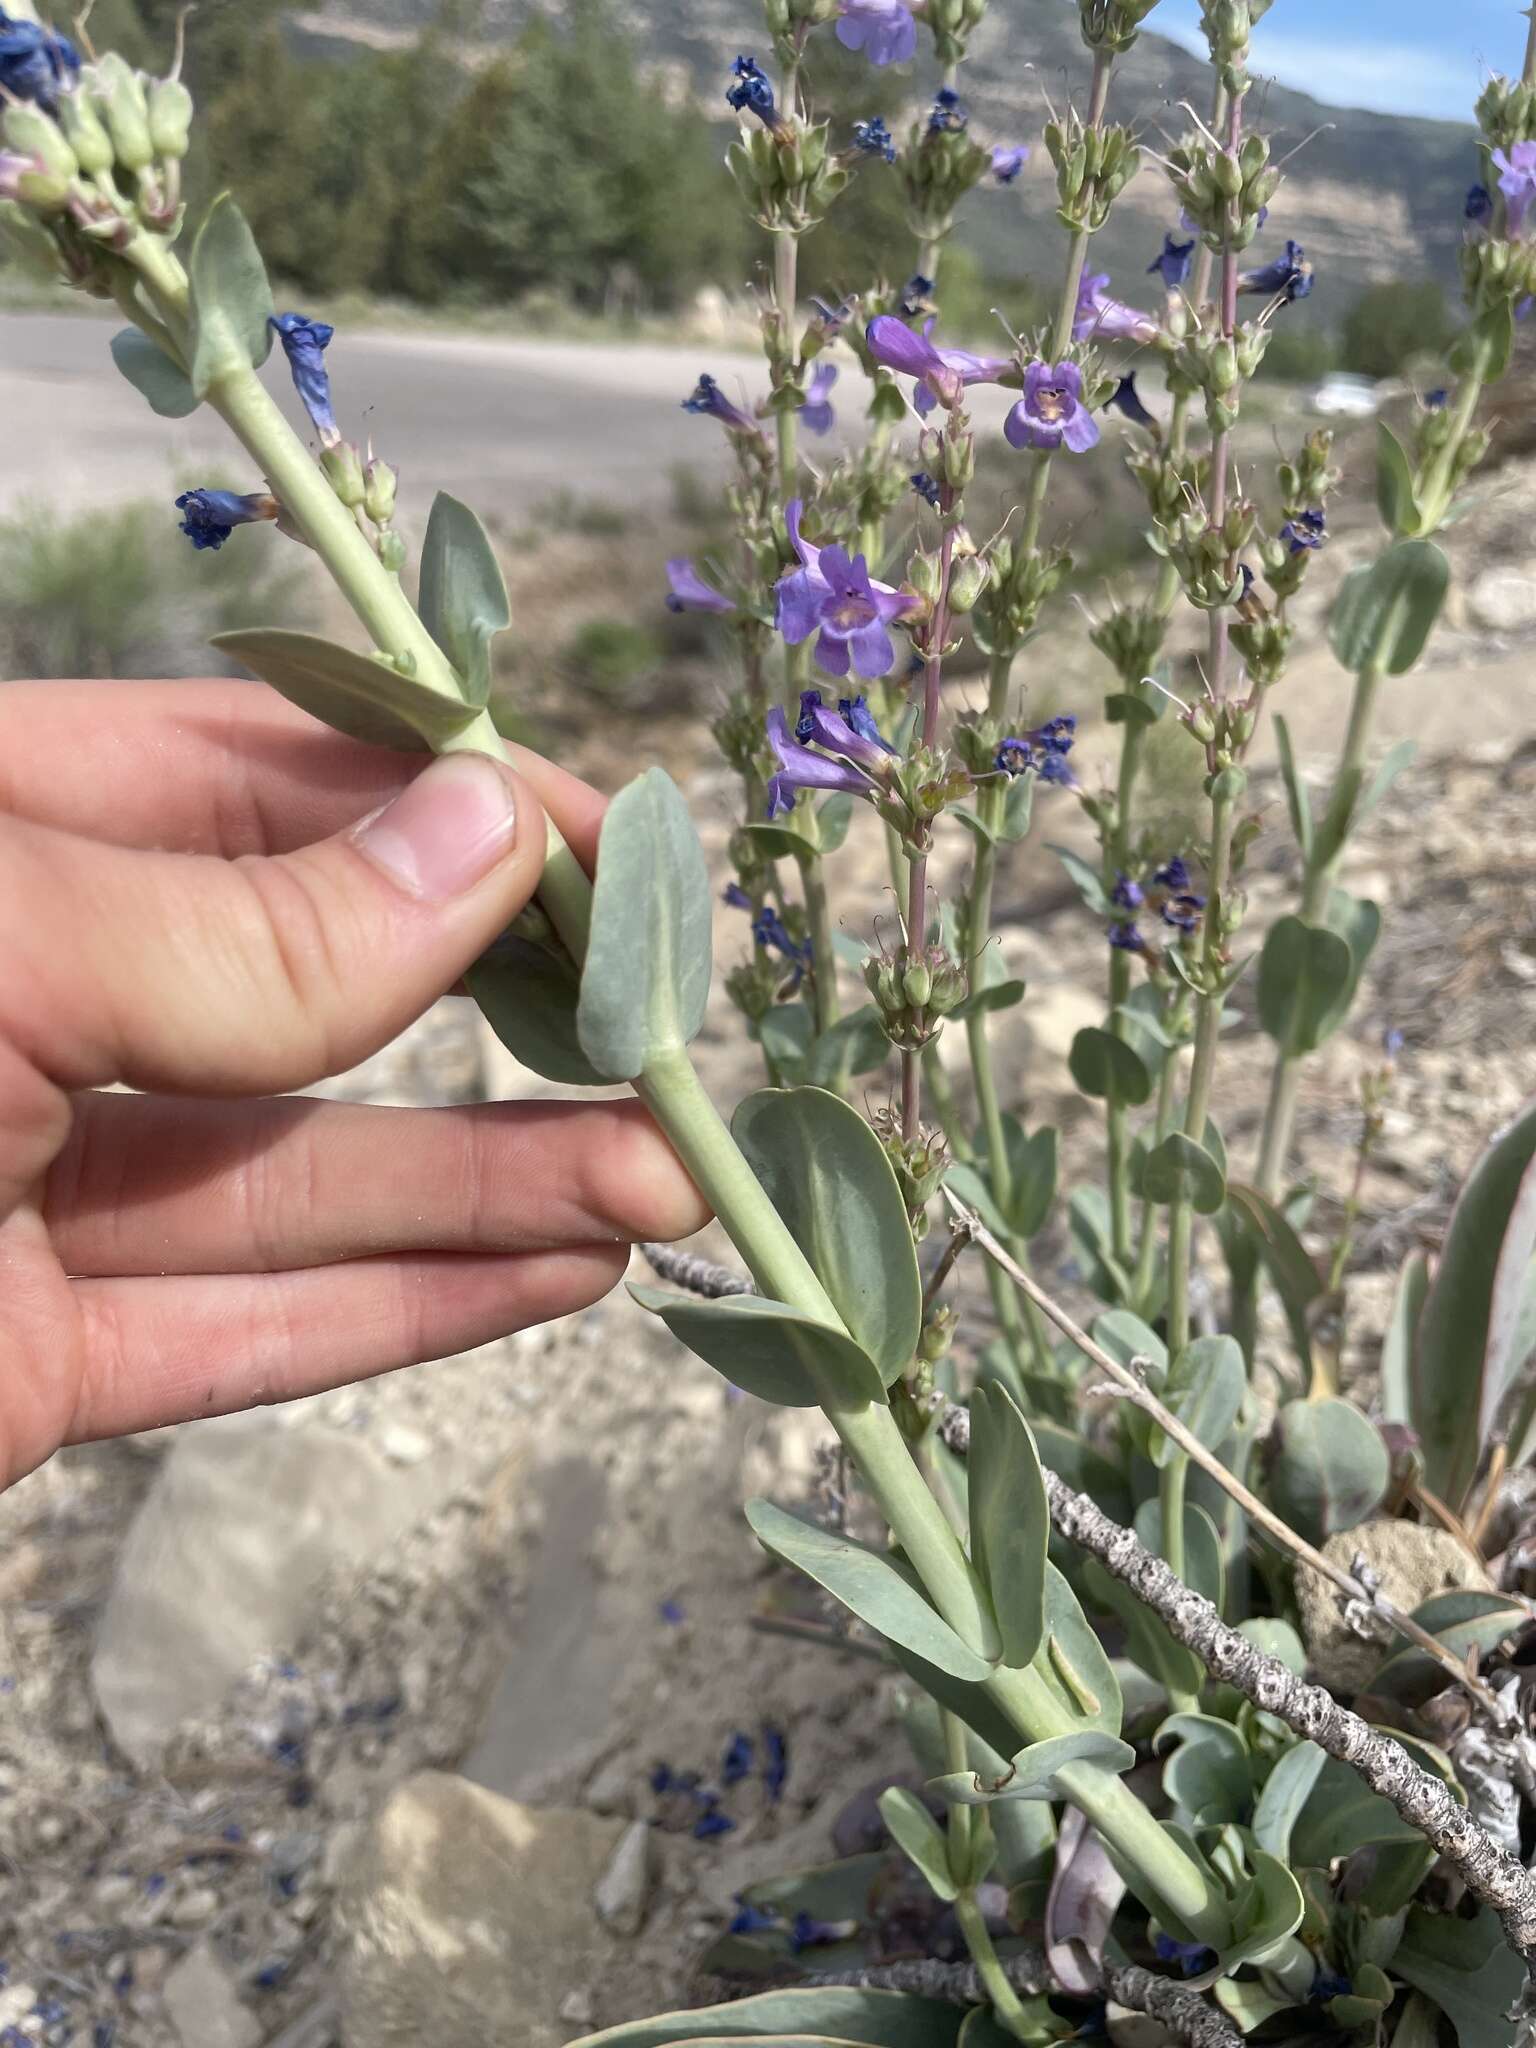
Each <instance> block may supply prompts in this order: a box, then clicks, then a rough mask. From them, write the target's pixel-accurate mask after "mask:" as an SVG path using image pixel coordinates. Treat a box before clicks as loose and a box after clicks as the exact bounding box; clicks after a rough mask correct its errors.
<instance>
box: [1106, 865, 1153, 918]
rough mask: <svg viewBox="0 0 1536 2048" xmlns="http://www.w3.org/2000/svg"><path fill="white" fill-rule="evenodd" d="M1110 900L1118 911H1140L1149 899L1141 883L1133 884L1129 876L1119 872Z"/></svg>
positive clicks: (1110, 893)
mask: <svg viewBox="0 0 1536 2048" xmlns="http://www.w3.org/2000/svg"><path fill="white" fill-rule="evenodd" d="M1109 900H1110V902H1111V903H1113V904H1114V906H1115V908H1116V910H1140V908H1141V906H1142V905H1143V903H1145V902H1146V900H1147V898H1146V893H1145V891H1144V890H1143V889H1142V886H1141V884H1140V882H1133V881H1132V880H1131V878H1130V876H1129V875H1127V874H1124V873H1118V872H1117V873H1116V875H1115V886H1114V888H1113V889H1111V890H1110V892H1109Z"/></svg>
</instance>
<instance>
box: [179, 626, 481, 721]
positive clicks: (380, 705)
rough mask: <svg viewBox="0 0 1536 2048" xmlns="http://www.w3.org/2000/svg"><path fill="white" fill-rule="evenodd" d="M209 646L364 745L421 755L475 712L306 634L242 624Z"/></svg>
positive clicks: (381, 665) (363, 657)
mask: <svg viewBox="0 0 1536 2048" xmlns="http://www.w3.org/2000/svg"><path fill="white" fill-rule="evenodd" d="M213 644H214V646H215V647H217V648H218V650H219V651H220V653H221V654H227V655H229V656H230V657H231V658H232V659H233V660H235V661H239V662H243V663H244V664H245V666H246V667H247V668H248V669H252V670H254V672H255V673H256V674H257V675H259V676H260V677H261V679H262V681H263V682H267V683H270V684H271V685H272V687H273V689H274V690H278V691H280V692H281V693H282V695H283V696H285V697H286V698H287V699H288V701H289V703H290V704H297V705H298V707H299V709H300V710H301V711H307V712H308V713H309V715H310V717H311V718H318V719H320V720H321V722H322V723H323V724H325V725H328V726H331V727H332V728H333V729H334V730H335V731H336V732H344V733H345V734H346V735H347V737H348V739H354V740H365V741H366V742H367V743H368V744H369V745H370V746H375V747H396V748H399V749H401V750H402V751H406V752H415V753H425V752H427V751H428V750H429V749H430V748H432V747H434V746H440V745H441V744H442V743H443V742H444V741H445V740H450V739H452V737H453V736H454V734H455V733H457V732H462V731H463V730H464V728H465V726H466V725H468V724H469V723H470V721H471V720H472V719H473V718H474V716H475V710H474V706H473V705H471V704H463V703H461V702H460V701H459V699H458V698H457V697H449V696H446V695H445V694H444V693H443V692H442V691H440V690H434V689H431V688H429V687H428V685H427V684H426V683H423V682H418V681H417V680H416V678H415V677H414V676H405V675H401V673H400V671H399V670H398V669H394V668H390V667H389V666H388V665H387V664H386V663H385V662H382V661H377V660H375V659H374V657H373V656H372V655H369V654H354V653H353V652H352V650H351V648H350V647H336V646H333V645H332V643H331V642H330V641H329V640H319V639H317V638H316V637H315V636H314V634H312V633H290V632H287V631H286V630H284V629H282V628H280V627H277V626H248V627H245V628H242V630H241V631H239V632H236V633H216V634H215V635H214V636H213Z"/></svg>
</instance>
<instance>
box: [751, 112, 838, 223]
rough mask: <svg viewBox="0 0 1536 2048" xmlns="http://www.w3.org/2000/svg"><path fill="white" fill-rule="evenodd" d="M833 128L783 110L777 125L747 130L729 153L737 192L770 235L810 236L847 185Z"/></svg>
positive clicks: (775, 123)
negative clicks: (834, 148) (835, 144)
mask: <svg viewBox="0 0 1536 2048" xmlns="http://www.w3.org/2000/svg"><path fill="white" fill-rule="evenodd" d="M831 132H832V131H831V124H830V123H829V122H826V121H818V122H815V123H813V124H812V123H807V122H804V121H801V120H798V119H797V118H796V117H795V116H794V115H793V114H790V113H780V114H778V115H777V117H776V119H775V122H774V125H773V126H772V127H768V126H757V127H754V128H752V129H750V130H748V131H747V132H746V133H744V134H743V135H741V136H739V137H738V139H737V140H736V141H735V142H733V143H732V144H731V146H730V148H729V149H728V150H727V151H726V162H727V164H728V165H729V167H730V172H731V176H732V177H733V178H734V179H735V180H736V187H737V190H738V191H739V192H740V193H741V196H742V198H743V199H744V200H745V201H746V202H747V205H748V206H749V207H750V208H751V209H752V214H753V217H754V219H755V220H756V221H757V222H758V224H759V226H761V227H764V228H766V229H767V230H768V231H769V233H770V234H792V235H803V234H805V233H806V232H807V231H808V230H809V229H811V228H813V227H815V226H816V224H817V222H818V221H820V219H821V218H822V216H823V214H824V213H825V212H826V210H827V208H828V207H829V206H830V205H831V204H832V202H833V200H834V199H836V197H837V195H838V194H839V192H841V191H842V190H843V188H844V186H845V185H846V184H847V183H848V179H849V176H850V175H851V174H850V172H849V169H848V166H847V164H846V162H845V161H844V160H843V158H842V157H840V156H839V155H838V154H837V153H836V152H835V151H834V150H833V148H832V146H831Z"/></svg>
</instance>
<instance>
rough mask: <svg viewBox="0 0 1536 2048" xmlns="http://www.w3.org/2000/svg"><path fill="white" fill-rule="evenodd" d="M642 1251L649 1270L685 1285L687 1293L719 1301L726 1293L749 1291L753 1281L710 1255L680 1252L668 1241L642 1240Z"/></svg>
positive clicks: (674, 1282)
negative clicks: (700, 1255)
mask: <svg viewBox="0 0 1536 2048" xmlns="http://www.w3.org/2000/svg"><path fill="white" fill-rule="evenodd" d="M640 1251H641V1255H642V1257H643V1258H644V1260H645V1262H646V1264H647V1265H648V1266H649V1267H650V1269H651V1271H652V1272H653V1273H655V1274H657V1275H658V1276H659V1277H660V1278H661V1279H663V1280H670V1281H671V1282H672V1285H673V1286H674V1287H684V1288H686V1289H687V1290H688V1292H689V1293H690V1294H702V1295H703V1296H704V1297H705V1298H706V1300H709V1301H719V1300H720V1299H721V1298H722V1297H723V1296H725V1295H727V1294H750V1293H751V1292H752V1282H751V1281H750V1280H749V1279H747V1277H746V1275H745V1274H744V1273H733V1272H732V1271H731V1269H730V1267H729V1266H717V1265H715V1263H714V1262H713V1260H711V1259H701V1258H699V1257H698V1255H697V1254H696V1253H694V1252H680V1251H678V1250H677V1248H676V1247H675V1246H674V1245H670V1244H643V1245H641V1247H640Z"/></svg>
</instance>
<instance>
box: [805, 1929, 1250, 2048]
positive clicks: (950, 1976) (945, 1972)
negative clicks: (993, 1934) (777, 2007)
mask: <svg viewBox="0 0 1536 2048" xmlns="http://www.w3.org/2000/svg"><path fill="white" fill-rule="evenodd" d="M1003 1972H1004V1975H1005V1976H1006V1977H1007V1979H1008V1982H1009V1983H1010V1984H1011V1985H1012V1986H1013V1988H1014V1990H1015V1991H1018V1992H1022V1993H1023V1995H1024V1996H1025V1997H1032V1996H1033V1995H1034V1994H1035V1993H1036V1992H1039V1991H1049V1990H1050V1989H1051V1988H1052V1983H1053V1980H1052V1977H1051V1973H1050V1970H1049V1969H1048V1968H1047V1967H1046V1961H1045V1957H1044V1956H1043V1955H1042V1954H1041V1952H1040V1951H1039V1950H1038V1949H1029V1950H1027V1951H1026V1952H1025V1953H1024V1954H1022V1955H1016V1956H1009V1957H1008V1958H1007V1959H1006V1960H1005V1961H1004V1963H1003ZM797 1982H798V1984H799V1985H803V1986H805V1987H807V1988H813V1987H814V1986H816V1985H818V1984H826V1985H833V1984H847V1985H852V1986H854V1987H857V1988H858V1989H861V1990H866V1991H907V1992H911V1993H914V1994H915V1995H916V1996H918V1997H921V1998H939V1999H943V2000H944V2001H945V2002H946V2003H947V2004H951V2005H985V2004H987V2002H988V2000H987V1993H986V1988H985V1986H984V1985H983V1984H982V1981H981V1974H980V1972H979V1971H978V1970H977V1968H976V1965H975V1964H974V1963H936V1962H929V1961H912V1962H901V1963H876V1964H873V1965H872V1966H871V1967H870V1968H869V1969H867V1970H847V1971H839V1970H829V1971H827V1972H826V1973H825V1974H819V1975H816V1976H812V1977H802V1978H799V1979H798V1980H797ZM1104 1989H1105V1990H1106V1991H1107V1992H1108V1994H1109V1996H1110V1997H1111V1998H1112V1999H1113V2000H1114V2001H1115V2003H1116V2004H1117V2005H1123V2006H1125V2007H1126V2008H1127V2009H1128V2010H1130V2011H1131V2012H1145V2013H1150V2014H1151V2016H1152V2018H1153V2019H1155V2020H1160V2021H1161V2022H1162V2024H1163V2025H1164V2026H1165V2027H1166V2028H1167V2029H1168V2031H1169V2033H1171V2034H1172V2035H1173V2037H1174V2039H1175V2040H1176V2041H1180V2042H1182V2043H1183V2044H1184V2048H1243V2037H1242V2035H1241V2034H1240V2033H1239V2032H1238V2030H1237V2028H1236V2027H1234V2026H1233V2025H1232V2023H1231V2021H1230V2020H1228V2019H1227V2018H1226V2017H1225V2016H1224V2015H1223V2014H1222V2013H1220V2012H1219V2011H1218V2010H1217V2009H1216V2007H1215V2006H1214V2005H1209V2004H1207V2002H1206V2001H1205V1999H1203V1998H1202V1997H1201V1996H1200V1994H1199V1992H1198V1991H1189V1990H1187V1989H1186V1988H1185V1987H1184V1986H1183V1985H1182V1984H1174V1983H1171V1982H1170V1981H1169V1979H1168V1978H1166V1977H1159V1976H1157V1975H1156V1974H1155V1973H1154V1972H1153V1971H1151V1970H1142V1969H1137V1968H1134V1967H1127V1968H1123V1969H1122V1968H1115V1967H1113V1966H1111V1967H1110V1968H1109V1969H1107V1970H1106V1971H1105V1973H1104Z"/></svg>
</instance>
